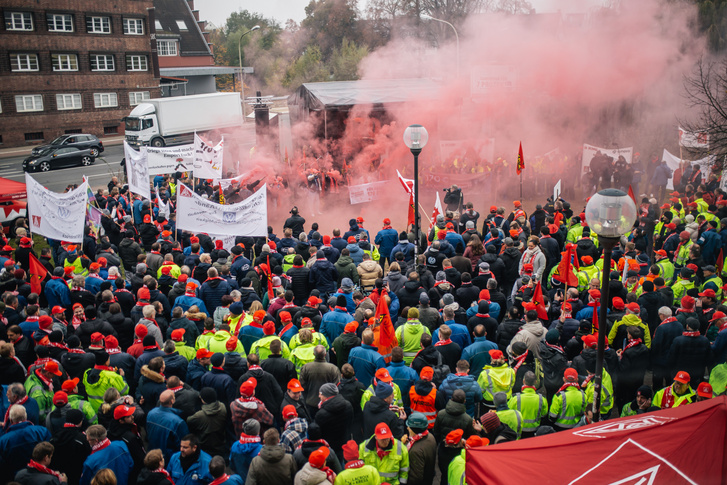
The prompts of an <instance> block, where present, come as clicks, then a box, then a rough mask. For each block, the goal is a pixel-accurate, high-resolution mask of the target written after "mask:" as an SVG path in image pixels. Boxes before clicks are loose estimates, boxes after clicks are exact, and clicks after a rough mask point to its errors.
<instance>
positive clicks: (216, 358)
mask: <svg viewBox="0 0 727 485" xmlns="http://www.w3.org/2000/svg"><path fill="white" fill-rule="evenodd" d="M224 361H225V356H224V355H222V354H221V353H220V352H215V353H214V354H212V357H210V364H212V367H220V366H221V365H222V364H223V363H224Z"/></svg>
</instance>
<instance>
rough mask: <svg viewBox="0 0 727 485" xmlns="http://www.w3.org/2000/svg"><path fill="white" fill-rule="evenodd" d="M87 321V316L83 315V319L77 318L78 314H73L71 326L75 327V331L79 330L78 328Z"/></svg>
mask: <svg viewBox="0 0 727 485" xmlns="http://www.w3.org/2000/svg"><path fill="white" fill-rule="evenodd" d="M85 321H86V316H85V315H82V316H81V317H78V316H76V314H75V313H74V314H73V318H72V319H71V325H73V329H74V330H77V329H78V327H79V326H80V325H81V324H82V323H83V322H85Z"/></svg>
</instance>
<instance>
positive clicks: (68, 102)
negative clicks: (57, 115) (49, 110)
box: [56, 94, 82, 111]
mask: <svg viewBox="0 0 727 485" xmlns="http://www.w3.org/2000/svg"><path fill="white" fill-rule="evenodd" d="M56 105H57V106H58V111H62V110H66V109H81V108H82V106H81V95H80V94H56Z"/></svg>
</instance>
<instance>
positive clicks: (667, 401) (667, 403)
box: [661, 332, 699, 409]
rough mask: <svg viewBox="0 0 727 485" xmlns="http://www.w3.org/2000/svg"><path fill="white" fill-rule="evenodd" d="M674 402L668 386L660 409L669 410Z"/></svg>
mask: <svg viewBox="0 0 727 485" xmlns="http://www.w3.org/2000/svg"><path fill="white" fill-rule="evenodd" d="M697 333H699V332H697ZM674 401H676V398H675V397H674V389H673V387H672V386H669V387H667V388H666V389H665V390H664V397H663V399H662V400H661V409H670V408H671V407H672V406H674Z"/></svg>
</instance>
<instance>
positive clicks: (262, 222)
mask: <svg viewBox="0 0 727 485" xmlns="http://www.w3.org/2000/svg"><path fill="white" fill-rule="evenodd" d="M266 189H267V186H266V185H263V186H262V188H261V189H260V190H258V191H257V192H255V193H254V194H252V195H251V196H250V197H248V198H247V199H245V200H243V201H242V202H238V203H237V204H230V205H222V204H218V203H216V202H212V201H210V200H207V199H203V198H202V197H200V196H199V195H197V194H195V193H194V192H192V190H191V189H190V188H189V187H187V186H186V185H184V184H181V183H180V184H179V188H178V189H177V190H179V199H178V201H177V227H178V228H179V229H186V230H188V231H193V232H194V233H195V234H196V233H198V232H206V233H208V234H219V235H226V236H251V237H255V236H262V237H264V236H266V235H267V234H268V205H267V190H266Z"/></svg>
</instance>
